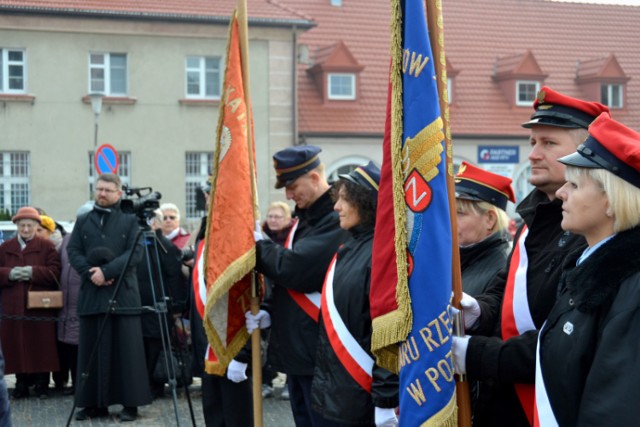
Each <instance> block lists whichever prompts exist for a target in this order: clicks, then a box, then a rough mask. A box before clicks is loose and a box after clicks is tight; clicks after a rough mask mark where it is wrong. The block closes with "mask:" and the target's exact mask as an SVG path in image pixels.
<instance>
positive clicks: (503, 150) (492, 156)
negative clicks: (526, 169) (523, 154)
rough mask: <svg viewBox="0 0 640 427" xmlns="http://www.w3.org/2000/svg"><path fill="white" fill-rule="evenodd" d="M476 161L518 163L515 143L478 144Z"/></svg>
mask: <svg viewBox="0 0 640 427" xmlns="http://www.w3.org/2000/svg"><path fill="white" fill-rule="evenodd" d="M478 163H515V164H518V163H520V147H519V146H517V145H511V146H510V145H479V146H478Z"/></svg>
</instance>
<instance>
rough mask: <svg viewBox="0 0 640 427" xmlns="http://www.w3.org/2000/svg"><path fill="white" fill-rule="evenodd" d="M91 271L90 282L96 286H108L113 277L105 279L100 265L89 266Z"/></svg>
mask: <svg viewBox="0 0 640 427" xmlns="http://www.w3.org/2000/svg"><path fill="white" fill-rule="evenodd" d="M89 272H90V273H91V282H92V283H93V284H94V285H96V286H109V285H110V284H112V283H113V279H109V280H106V279H105V278H104V273H103V272H102V269H101V268H100V267H91V268H90V269H89Z"/></svg>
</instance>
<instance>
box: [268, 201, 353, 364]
mask: <svg viewBox="0 0 640 427" xmlns="http://www.w3.org/2000/svg"><path fill="white" fill-rule="evenodd" d="M296 212H297V216H298V218H299V223H298V227H297V230H296V232H295V235H294V239H293V249H286V248H284V247H282V246H280V245H278V244H277V243H275V242H272V241H270V240H261V241H259V242H258V243H257V244H256V250H257V253H256V269H257V270H258V271H259V272H260V273H262V274H264V275H265V276H267V277H268V278H269V279H271V280H272V281H273V282H274V283H275V285H274V287H273V295H272V299H271V300H270V301H266V302H265V303H264V304H263V308H265V309H266V310H267V311H269V312H270V313H271V337H270V341H269V353H268V360H269V362H270V363H271V365H272V367H273V368H274V369H275V370H277V371H279V372H284V373H286V374H290V375H313V366H314V359H315V352H316V342H317V337H318V323H317V322H316V321H315V320H313V319H312V318H311V317H310V316H309V315H307V314H306V313H305V312H304V311H303V310H302V309H301V308H300V307H299V306H298V305H297V304H296V303H295V301H294V299H293V298H292V297H291V295H290V294H289V292H288V291H287V290H288V289H292V290H295V291H298V292H303V293H310V292H321V291H322V284H323V283H324V277H325V273H326V272H327V268H328V267H329V263H330V262H331V259H332V258H333V255H334V254H335V253H336V251H337V250H338V246H339V245H340V244H341V243H342V242H344V241H345V240H346V238H347V237H348V233H347V232H346V231H344V230H342V229H341V228H340V226H339V220H338V214H337V213H335V212H334V211H333V200H332V199H331V196H330V192H329V191H327V192H326V193H325V194H323V195H322V196H320V198H319V199H318V200H316V201H315V202H314V203H313V205H311V206H310V207H309V208H308V209H296Z"/></svg>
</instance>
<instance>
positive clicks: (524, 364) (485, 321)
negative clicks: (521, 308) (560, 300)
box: [466, 190, 586, 427]
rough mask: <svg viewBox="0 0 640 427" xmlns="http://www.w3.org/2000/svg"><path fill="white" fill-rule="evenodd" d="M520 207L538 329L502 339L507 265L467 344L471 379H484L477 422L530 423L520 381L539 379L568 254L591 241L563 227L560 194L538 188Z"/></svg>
mask: <svg viewBox="0 0 640 427" xmlns="http://www.w3.org/2000/svg"><path fill="white" fill-rule="evenodd" d="M517 212H518V213H519V214H520V216H521V217H522V219H523V220H524V222H525V224H526V225H527V227H528V228H529V235H528V237H527V240H526V243H525V249H526V251H527V256H528V260H529V264H528V269H527V299H528V302H529V310H530V312H531V317H532V319H533V322H534V324H535V326H536V330H532V331H528V332H525V333H524V334H522V335H519V336H516V337H512V338H510V339H509V340H507V341H503V340H502V338H501V329H500V327H501V322H500V316H501V310H502V299H503V296H504V291H505V285H506V278H507V274H508V270H507V269H504V270H503V271H502V272H501V273H500V274H498V276H496V278H495V279H494V280H493V282H492V283H491V285H490V286H489V288H488V289H487V292H486V293H485V294H484V295H481V296H478V298H477V299H478V302H479V303H480V306H481V310H482V316H481V317H480V322H479V327H478V328H477V329H476V330H474V331H472V332H471V333H472V334H476V336H473V337H472V338H471V340H470V341H469V346H468V348H467V357H466V368H467V374H468V376H469V379H471V380H481V381H482V382H481V383H480V384H479V395H478V397H477V400H476V406H475V408H474V413H473V417H474V418H473V419H474V425H475V426H509V427H513V426H526V425H528V421H527V419H526V416H525V413H524V411H523V410H522V407H521V404H520V401H519V400H518V397H517V395H516V392H515V388H514V384H518V383H523V384H533V383H534V381H535V366H536V365H535V361H536V344H537V340H538V330H540V328H541V327H542V325H543V323H544V321H545V320H546V319H547V316H548V315H549V312H550V311H551V308H552V307H553V304H554V302H555V298H556V290H557V287H558V283H559V281H560V275H561V272H562V265H563V262H564V259H565V258H566V257H567V256H568V255H569V254H570V253H571V252H573V251H575V250H578V249H583V248H584V247H585V246H586V243H585V241H584V239H583V238H582V237H581V236H577V235H572V234H571V233H568V232H565V231H564V230H562V228H561V227H560V223H561V221H562V202H561V201H560V200H558V199H555V200H553V201H549V199H548V198H547V196H546V195H545V194H544V193H542V192H541V191H539V190H534V191H533V192H532V193H530V194H529V195H528V196H527V197H526V198H525V199H524V200H523V201H522V202H521V203H520V204H519V205H518V207H517ZM521 233H522V227H521V228H520V229H519V230H518V232H517V233H516V236H515V239H514V247H515V246H516V244H517V241H518V238H519V236H520V234H521ZM512 254H513V252H512ZM510 258H511V255H510V256H509V260H508V261H507V264H506V266H507V268H508V266H509V262H510ZM480 335H484V336H480Z"/></svg>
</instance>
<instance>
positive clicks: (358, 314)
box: [311, 227, 398, 425]
mask: <svg viewBox="0 0 640 427" xmlns="http://www.w3.org/2000/svg"><path fill="white" fill-rule="evenodd" d="M350 231H351V232H352V237H351V238H350V239H349V240H347V242H346V243H345V244H344V245H343V246H341V247H340V249H339V250H338V254H337V255H338V258H337V261H336V267H335V273H334V278H333V290H334V302H335V306H336V309H337V310H338V312H339V313H340V317H341V318H342V320H343V321H344V323H345V326H346V327H347V329H348V330H349V332H350V333H351V335H352V336H353V337H354V338H355V339H356V341H357V342H358V344H359V345H360V347H362V348H363V349H365V350H366V352H367V353H369V355H370V356H371V357H372V358H373V359H375V357H374V356H373V355H372V354H371V314H370V313H369V285H370V282H371V250H372V246H373V229H368V230H363V229H362V228H360V227H356V228H355V229H352V230H350ZM323 320H324V319H323V317H322V315H320V328H319V329H320V330H319V334H318V350H317V353H316V367H315V369H314V372H313V383H312V385H311V396H312V397H311V398H312V405H313V408H314V410H316V411H317V412H318V413H319V414H322V416H323V418H326V419H328V420H333V421H337V422H339V423H342V424H349V425H373V424H374V418H373V416H374V406H377V407H381V408H395V407H396V406H398V377H397V376H396V375H394V374H392V373H391V372H389V371H387V370H386V369H383V368H381V367H379V366H377V365H374V367H373V373H372V375H373V385H372V388H371V393H369V392H368V391H366V390H365V389H363V388H362V387H361V386H360V385H359V384H358V383H357V382H356V381H355V380H354V379H353V378H352V377H351V375H349V373H348V372H347V370H346V369H345V368H344V366H343V365H342V364H341V363H340V360H339V359H338V356H337V355H336V353H335V351H334V350H333V347H332V346H331V343H330V341H329V338H328V336H327V330H326V329H325V323H324V322H323Z"/></svg>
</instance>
